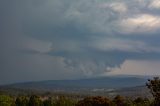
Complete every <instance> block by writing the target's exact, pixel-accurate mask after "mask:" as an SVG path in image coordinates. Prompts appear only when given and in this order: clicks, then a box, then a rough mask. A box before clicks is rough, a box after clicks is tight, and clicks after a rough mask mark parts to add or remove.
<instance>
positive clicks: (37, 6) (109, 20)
mask: <svg viewBox="0 0 160 106" xmlns="http://www.w3.org/2000/svg"><path fill="white" fill-rule="evenodd" d="M159 4H160V3H159V1H158V0H152V1H150V0H130V1H128V0H114V1H109V0H101V1H99V0H87V1H86V0H78V1H74V0H69V1H65V0H45V1H43V0H27V1H24V0H14V1H11V0H2V1H0V6H1V9H0V14H1V18H0V23H1V24H0V50H1V53H0V70H1V71H0V72H1V74H0V78H1V79H0V80H1V82H0V83H1V84H4V83H11V82H17V81H29V80H47V79H75V78H84V77H93V76H99V75H102V74H107V73H110V72H111V73H112V72H113V69H115V68H119V67H122V66H123V65H124V64H125V65H126V61H127V60H133V61H140V62H141V61H154V62H155V64H156V62H157V61H159V59H160V49H159V48H160V43H159V39H160V37H159V33H160V31H159V29H160V14H159V9H160V5H159ZM133 61H132V62H131V63H133V64H132V66H135V67H137V65H135V64H134V63H135V62H133ZM154 62H153V63H154ZM144 63H145V62H144ZM127 64H128V61H127ZM147 65H148V63H146V64H145V65H143V67H145V66H147ZM132 66H130V67H132ZM156 67H157V66H156ZM156 67H155V68H154V67H153V70H156V71H153V72H151V71H152V70H151V71H150V72H149V71H146V72H147V73H148V74H156V73H158V74H159V73H160V72H159V71H158V70H157V68H156ZM121 69H123V68H121ZM127 69H128V70H129V69H130V68H127ZM124 70H126V69H124ZM137 70H139V69H137ZM115 72H116V71H115ZM120 72H121V71H117V72H116V73H120ZM122 72H123V71H122ZM144 72H145V71H144ZM125 73H130V72H129V71H128V72H127V70H126V71H124V73H123V74H125ZM132 74H142V73H141V72H139V73H138V72H137V71H136V70H135V71H133V73H132Z"/></svg>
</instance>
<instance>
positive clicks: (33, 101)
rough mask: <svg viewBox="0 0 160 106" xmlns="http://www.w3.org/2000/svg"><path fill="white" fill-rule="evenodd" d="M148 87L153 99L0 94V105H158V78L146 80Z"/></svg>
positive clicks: (159, 84) (159, 99)
mask: <svg viewBox="0 0 160 106" xmlns="http://www.w3.org/2000/svg"><path fill="white" fill-rule="evenodd" d="M146 86H147V87H148V88H149V90H150V92H151V94H152V96H153V98H154V99H151V98H149V99H148V98H142V97H138V98H135V99H127V98H124V97H122V96H120V95H117V96H115V97H114V98H112V99H111V98H108V97H103V96H89V97H84V98H81V97H80V98H77V97H75V98H70V97H67V96H62V95H61V96H54V97H53V96H51V95H50V96H49V94H48V95H43V96H37V95H31V96H13V97H11V96H7V95H0V106H160V79H159V78H158V77H155V78H153V79H151V80H148V82H147V83H146Z"/></svg>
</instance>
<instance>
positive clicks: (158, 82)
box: [146, 77, 160, 106]
mask: <svg viewBox="0 0 160 106" xmlns="http://www.w3.org/2000/svg"><path fill="white" fill-rule="evenodd" d="M146 86H147V87H148V88H149V89H150V92H151V93H152V95H153V97H154V105H155V106H160V78H159V77H154V78H153V79H152V80H150V79H149V80H148V82H147V83H146Z"/></svg>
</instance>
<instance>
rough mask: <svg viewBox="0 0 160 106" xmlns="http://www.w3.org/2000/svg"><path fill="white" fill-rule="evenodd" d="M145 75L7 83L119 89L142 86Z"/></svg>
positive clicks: (44, 86) (38, 87) (22, 86)
mask: <svg viewBox="0 0 160 106" xmlns="http://www.w3.org/2000/svg"><path fill="white" fill-rule="evenodd" d="M146 81H147V77H140V76H107V77H97V78H88V79H77V80H47V81H37V82H24V83H16V84H11V85H7V86H6V87H14V88H36V89H55V88H57V89H58V88H64V89H65V88H108V89H115V88H116V89H117V88H118V89H119V88H125V87H135V86H143V85H145V82H146Z"/></svg>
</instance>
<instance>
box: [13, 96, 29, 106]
mask: <svg viewBox="0 0 160 106" xmlns="http://www.w3.org/2000/svg"><path fill="white" fill-rule="evenodd" d="M15 104H16V106H28V100H27V98H26V97H25V96H19V97H17V99H16V101H15Z"/></svg>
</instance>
